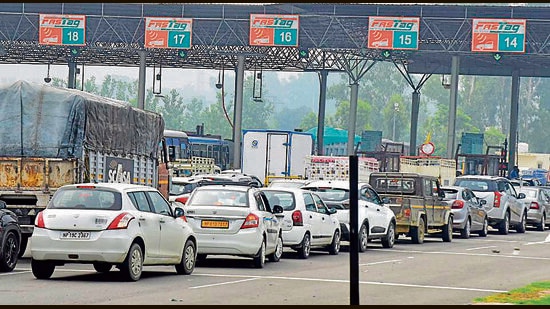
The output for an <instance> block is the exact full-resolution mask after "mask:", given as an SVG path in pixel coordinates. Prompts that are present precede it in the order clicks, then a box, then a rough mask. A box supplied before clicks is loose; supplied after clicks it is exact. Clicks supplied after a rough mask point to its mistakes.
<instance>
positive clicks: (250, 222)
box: [241, 214, 260, 229]
mask: <svg viewBox="0 0 550 309" xmlns="http://www.w3.org/2000/svg"><path fill="white" fill-rule="evenodd" d="M258 225H260V218H259V217H258V216H256V215H255V214H248V216H246V219H245V220H244V222H243V225H242V226H241V229H249V228H253V227H258Z"/></svg>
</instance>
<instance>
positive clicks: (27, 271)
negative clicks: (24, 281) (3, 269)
mask: <svg viewBox="0 0 550 309" xmlns="http://www.w3.org/2000/svg"><path fill="white" fill-rule="evenodd" d="M14 270H19V269H18V268H16V269H14ZM30 272H31V271H30V270H24V271H12V272H9V273H1V274H0V276H9V275H19V274H26V273H30Z"/></svg>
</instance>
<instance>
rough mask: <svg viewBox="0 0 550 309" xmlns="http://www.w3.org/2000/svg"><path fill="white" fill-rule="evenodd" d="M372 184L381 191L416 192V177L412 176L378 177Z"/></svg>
mask: <svg viewBox="0 0 550 309" xmlns="http://www.w3.org/2000/svg"><path fill="white" fill-rule="evenodd" d="M371 186H373V188H374V190H376V191H377V192H379V193H390V192H395V193H412V194H414V179H412V178H402V177H399V178H392V177H384V178H376V179H374V181H371Z"/></svg>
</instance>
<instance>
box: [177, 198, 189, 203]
mask: <svg viewBox="0 0 550 309" xmlns="http://www.w3.org/2000/svg"><path fill="white" fill-rule="evenodd" d="M188 199H189V196H181V197H178V198H177V199H176V202H180V203H182V204H185V203H187V200H188Z"/></svg>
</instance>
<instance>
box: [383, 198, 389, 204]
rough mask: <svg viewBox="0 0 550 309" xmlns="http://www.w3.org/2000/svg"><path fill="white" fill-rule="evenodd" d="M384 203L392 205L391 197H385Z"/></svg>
mask: <svg viewBox="0 0 550 309" xmlns="http://www.w3.org/2000/svg"><path fill="white" fill-rule="evenodd" d="M382 203H383V204H389V203H391V200H390V198H389V197H387V196H386V197H383V198H382Z"/></svg>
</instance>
